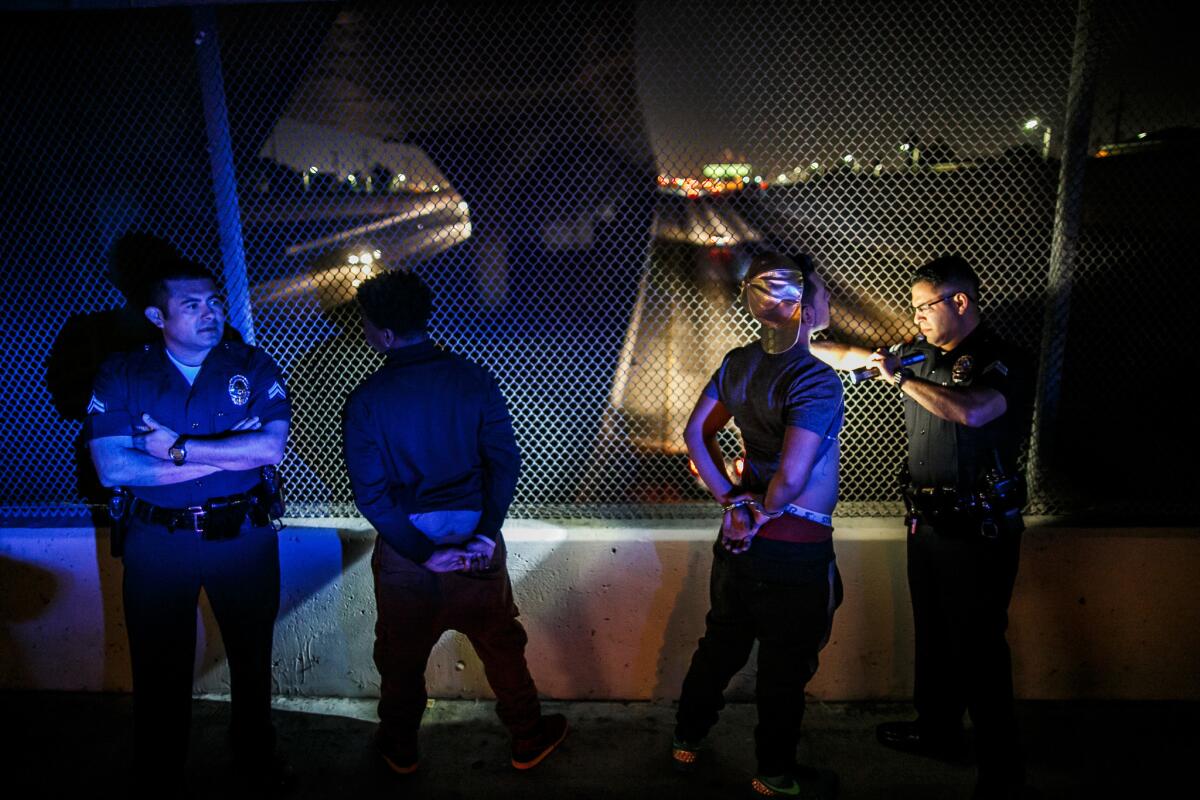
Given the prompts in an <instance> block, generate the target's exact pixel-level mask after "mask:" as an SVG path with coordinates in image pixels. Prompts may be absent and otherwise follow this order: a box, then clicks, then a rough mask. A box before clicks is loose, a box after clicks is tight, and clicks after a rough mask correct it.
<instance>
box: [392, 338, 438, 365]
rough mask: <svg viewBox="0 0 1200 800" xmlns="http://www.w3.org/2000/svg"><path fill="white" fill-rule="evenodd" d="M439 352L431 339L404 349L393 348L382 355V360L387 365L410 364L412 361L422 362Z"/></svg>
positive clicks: (406, 346)
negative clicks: (383, 359) (384, 360)
mask: <svg viewBox="0 0 1200 800" xmlns="http://www.w3.org/2000/svg"><path fill="white" fill-rule="evenodd" d="M440 351H441V348H439V347H438V346H437V345H436V344H434V343H433V340H432V339H425V340H423V341H420V342H417V343H416V344H410V345H405V346H404V347H393V348H392V349H391V350H388V351H387V352H386V353H384V358H385V359H387V363H388V364H410V363H412V362H414V361H422V360H424V359H426V358H428V357H429V356H430V355H433V354H435V353H438V352H440Z"/></svg>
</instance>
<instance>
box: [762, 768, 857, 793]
mask: <svg viewBox="0 0 1200 800" xmlns="http://www.w3.org/2000/svg"><path fill="white" fill-rule="evenodd" d="M837 788H838V778H837V773H835V772H833V771H831V770H826V769H813V768H812V767H804V766H799V765H798V766H797V767H796V768H795V769H794V770H793V771H792V772H791V773H787V774H784V775H756V776H755V777H754V779H753V780H752V781H750V789H751V790H752V791H753V792H754V794H755V795H757V796H759V797H798V798H801V799H802V800H828V798H833V797H836V796H837Z"/></svg>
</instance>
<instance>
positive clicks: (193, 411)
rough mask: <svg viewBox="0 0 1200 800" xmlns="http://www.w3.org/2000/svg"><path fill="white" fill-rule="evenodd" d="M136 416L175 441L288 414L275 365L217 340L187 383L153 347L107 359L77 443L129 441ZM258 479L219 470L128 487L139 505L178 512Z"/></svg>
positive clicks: (254, 474)
mask: <svg viewBox="0 0 1200 800" xmlns="http://www.w3.org/2000/svg"><path fill="white" fill-rule="evenodd" d="M142 414H149V415H150V416H151V417H153V418H154V419H155V420H156V421H158V422H159V423H161V424H162V425H165V426H166V427H168V428H170V429H171V430H173V431H175V432H176V433H178V434H179V435H181V436H182V435H187V436H196V437H211V436H216V435H219V434H222V433H225V432H227V431H229V430H231V429H232V428H233V426H234V425H236V424H237V423H238V422H241V421H242V420H245V419H247V418H249V417H258V418H259V421H260V422H261V424H263V425H266V424H267V423H269V422H274V421H275V420H285V421H287V420H290V419H291V414H292V411H291V403H290V401H289V400H288V396H287V391H286V390H285V388H284V382H283V376H282V375H281V373H280V371H279V367H278V366H276V364H275V362H274V361H272V360H271V358H270V357H269V356H268V355H267V354H266V353H264V352H263V351H262V350H259V349H258V348H256V347H251V346H249V345H246V344H241V343H238V342H222V343H220V344H218V345H217V346H216V347H214V348H213V349H212V350H211V351H209V353H208V356H207V357H205V359H204V362H203V363H202V364H201V366H200V372H199V373H198V374H197V375H196V379H195V382H194V383H192V384H191V385H189V384H188V382H187V380H186V379H185V378H184V376H183V374H182V373H181V372H180V371H179V369H178V368H176V366H175V365H174V364H172V363H171V360H170V358H169V356H168V355H167V351H166V347H165V346H164V345H163V344H162V343H161V342H159V343H157V344H153V345H146V346H145V347H143V348H142V349H141V350H137V351H134V352H131V353H122V354H120V355H117V356H114V357H112V358H111V359H109V360H108V361H107V362H105V364H104V366H102V367H101V369H100V373H99V374H98V375H97V377H96V383H95V389H94V391H93V392H92V397H91V400H90V401H89V403H88V417H87V420H86V423H85V425H86V427H85V429H84V435H85V438H86V439H87V440H88V441H91V440H93V439H101V438H104V437H106V436H132V435H135V434H136V433H138V426H140V425H142ZM185 447H186V445H185ZM259 480H260V477H259V470H258V469H257V468H254V469H246V470H221V471H219V472H214V473H212V474H211V475H206V476H204V477H202V478H197V479H195V480H190V481H184V482H182V483H175V484H169V485H165V486H131V487H129V488H130V491H131V492H132V493H133V495H134V496H135V497H138V498H141V499H142V500H145V501H146V502H149V503H153V504H155V505H158V506H163V507H166V508H186V507H187V506H192V505H199V504H201V503H203V502H205V501H206V500H208V499H210V498H214V497H227V496H229V495H234V494H239V493H242V492H246V491H248V490H250V489H251V488H253V487H254V486H255V485H256V484H257V483H258V482H259Z"/></svg>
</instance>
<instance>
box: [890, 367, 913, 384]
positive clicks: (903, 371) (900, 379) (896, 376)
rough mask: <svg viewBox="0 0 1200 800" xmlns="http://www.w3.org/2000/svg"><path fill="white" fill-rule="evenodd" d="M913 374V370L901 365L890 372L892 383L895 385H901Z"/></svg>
mask: <svg viewBox="0 0 1200 800" xmlns="http://www.w3.org/2000/svg"><path fill="white" fill-rule="evenodd" d="M912 376H913V371H912V370H911V369H909V368H908V367H901V368H900V369H898V370H896V371H895V372H893V373H892V383H894V384H896V386H903V385H904V382H905V381H906V380H908V379H909V378H911V377H912Z"/></svg>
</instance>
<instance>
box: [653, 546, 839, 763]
mask: <svg viewBox="0 0 1200 800" xmlns="http://www.w3.org/2000/svg"><path fill="white" fill-rule="evenodd" d="M713 553H714V555H713V566H712V576H711V579H710V585H709V595H710V602H711V608H710V610H709V612H708V616H707V617H706V618H705V630H704V636H703V638H701V639H700V642H699V645H698V646H697V648H696V653H695V655H693V656H692V664H691V667H690V668H689V669H688V674H687V677H686V678H684V681H683V689H682V691H681V693H680V697H679V711H678V713H677V714H676V728H675V736H676V738H678V739H681V740H683V741H688V742H699V741H700V740H701V739H703V738H704V737H705V736H706V735H707V734H708V732H709V730H710V729H711V728H712V727H713V725H715V724H716V722H717V717H718V715H719V713H720V711H721V709H722V708H724V707H725V698H724V691H725V688H726V687H727V686H728V685H729V681H730V680H731V679H732V678H733V676H734V675H735V674H736V673H737V672H738V670H740V669H741V668H742V667H743V666H744V665H745V664H746V661H747V660H748V659H749V657H750V650H751V648H752V647H753V645H754V642H755V640H757V641H758V675H757V679H756V683H755V690H754V695H755V703H756V704H757V707H758V725H757V727H755V729H754V742H755V755H756V757H757V759H758V771H759V774H762V775H781V774H784V773H787V772H790V771H791V770H792V768H793V766H794V764H795V762H796V745H797V744H798V742H799V740H800V723H801V721H802V720H803V719H804V687H805V686H806V685H807V684H808V681H809V679H810V678H812V676H813V675H814V674H815V673H816V671H817V653H818V652H819V651H820V650H821V648H822V647H824V646H825V644H826V642H828V641H829V632H830V629H831V627H832V625H833V613H834V611H835V610H836V609H837V607H838V606H839V605H841V602H842V581H841V576H840V575H839V574H838V570H837V564H836V562H835V561H834V559H833V551H832V546H831V545H829V544H822V545H793V544H787V543H781V542H771V541H765V540H761V539H758V540H755V542H754V544H753V545H752V547H751V550H750V551H749V552H748V553H745V554H742V555H736V556H735V555H730V554H729V553H728V552H726V551H725V549H724V548H722V547H721V546H720V544H719V543H718V544H716V545H714V547H713ZM800 556H803V557H800Z"/></svg>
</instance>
